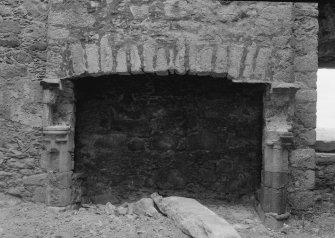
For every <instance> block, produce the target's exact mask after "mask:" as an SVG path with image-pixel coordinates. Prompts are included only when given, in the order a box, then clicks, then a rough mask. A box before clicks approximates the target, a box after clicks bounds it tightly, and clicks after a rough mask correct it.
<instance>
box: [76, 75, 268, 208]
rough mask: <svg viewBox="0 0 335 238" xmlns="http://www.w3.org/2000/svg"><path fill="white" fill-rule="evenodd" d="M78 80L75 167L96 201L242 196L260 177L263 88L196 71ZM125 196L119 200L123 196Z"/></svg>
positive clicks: (116, 201) (117, 201) (91, 197)
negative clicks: (157, 195)
mask: <svg viewBox="0 0 335 238" xmlns="http://www.w3.org/2000/svg"><path fill="white" fill-rule="evenodd" d="M92 81H94V79H85V80H84V79H83V80H78V81H77V83H75V88H76V92H77V94H76V98H77V104H76V110H77V114H76V115H77V121H76V138H77V139H76V143H75V144H76V149H75V151H76V152H75V172H82V173H83V174H84V175H85V176H86V184H85V189H86V195H87V196H88V197H89V199H90V200H91V201H94V202H100V203H105V202H108V201H112V202H114V203H119V202H121V201H124V200H127V199H131V198H133V199H136V198H138V197H141V196H144V195H145V194H148V195H149V194H151V193H152V192H154V191H156V192H158V191H159V192H162V193H166V195H176V194H180V195H184V196H188V197H190V196H191V197H196V198H210V197H213V198H220V199H229V200H234V199H240V198H241V197H242V196H243V195H252V194H253V193H254V192H255V191H256V189H258V188H259V187H260V184H261V178H260V177H261V173H260V171H261V166H262V131H263V110H262V107H263V94H264V89H265V87H262V86H263V85H255V84H243V85H239V84H233V83H231V82H229V81H228V80H222V79H213V78H210V77H201V78H200V77H198V76H174V77H172V76H170V77H160V76H150V75H148V76H118V77H116V76H114V77H111V78H104V79H102V78H99V82H100V83H99V84H95V85H92ZM119 199H120V200H119Z"/></svg>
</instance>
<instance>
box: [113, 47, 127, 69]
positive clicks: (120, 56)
mask: <svg viewBox="0 0 335 238" xmlns="http://www.w3.org/2000/svg"><path fill="white" fill-rule="evenodd" d="M116 72H117V73H118V74H128V66H127V54H126V48H121V49H119V51H118V52H117V55H116Z"/></svg>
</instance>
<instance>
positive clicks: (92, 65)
mask: <svg viewBox="0 0 335 238" xmlns="http://www.w3.org/2000/svg"><path fill="white" fill-rule="evenodd" d="M98 50H99V48H98V46H97V45H96V44H87V45H86V55H87V65H88V72H89V73H97V72H99V70H100V67H99V53H98Z"/></svg>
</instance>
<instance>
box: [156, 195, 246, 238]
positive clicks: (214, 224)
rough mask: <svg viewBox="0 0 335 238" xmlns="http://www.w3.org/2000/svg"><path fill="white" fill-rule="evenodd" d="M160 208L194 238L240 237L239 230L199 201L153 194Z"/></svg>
mask: <svg viewBox="0 0 335 238" xmlns="http://www.w3.org/2000/svg"><path fill="white" fill-rule="evenodd" d="M152 198H153V200H154V202H155V204H156V206H157V207H158V208H159V210H160V211H161V212H162V213H164V214H166V215H167V216H168V217H169V218H170V219H172V220H173V221H174V223H175V225H176V226H178V227H179V228H180V229H181V230H182V231H183V232H184V233H186V234H187V235H190V236H191V237H194V238H207V237H208V238H219V237H222V238H239V237H240V235H239V234H238V233H237V231H236V230H235V229H234V228H233V227H232V226H231V225H230V224H229V223H228V222H227V221H226V220H224V219H223V218H222V217H219V216H218V215H216V214H215V213H214V212H212V211H211V210H209V209H208V208H207V207H205V206H203V205H201V204H200V203H199V202H198V201H196V200H194V199H191V198H183V197H166V198H163V197H160V196H159V195H155V194H153V195H152Z"/></svg>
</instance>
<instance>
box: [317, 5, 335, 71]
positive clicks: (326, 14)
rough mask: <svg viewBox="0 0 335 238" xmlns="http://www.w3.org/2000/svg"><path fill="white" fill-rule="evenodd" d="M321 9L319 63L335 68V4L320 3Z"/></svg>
mask: <svg viewBox="0 0 335 238" xmlns="http://www.w3.org/2000/svg"><path fill="white" fill-rule="evenodd" d="M319 9H320V14H319V25H320V31H319V63H320V64H321V66H323V67H330V68H335V46H334V45H335V3H334V2H331V1H328V2H320V4H319Z"/></svg>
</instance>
